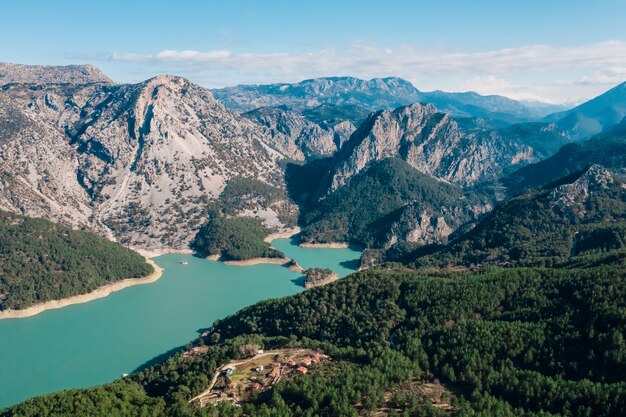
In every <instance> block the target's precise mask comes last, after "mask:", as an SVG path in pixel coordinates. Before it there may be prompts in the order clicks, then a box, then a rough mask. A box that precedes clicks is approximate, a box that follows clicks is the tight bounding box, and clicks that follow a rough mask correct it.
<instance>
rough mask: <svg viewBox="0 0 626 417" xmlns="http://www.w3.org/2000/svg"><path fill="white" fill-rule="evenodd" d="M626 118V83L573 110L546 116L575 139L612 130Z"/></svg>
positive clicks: (546, 119) (548, 120)
mask: <svg viewBox="0 0 626 417" xmlns="http://www.w3.org/2000/svg"><path fill="white" fill-rule="evenodd" d="M625 116H626V82H625V83H622V84H620V85H618V86H616V87H614V88H612V89H610V90H609V91H607V92H606V93H604V94H602V95H600V96H598V97H595V98H593V99H591V100H589V101H587V102H585V103H583V104H581V105H579V106H576V107H574V108H573V109H571V110H568V111H565V112H560V113H554V114H551V115H549V116H546V118H545V119H544V120H545V121H547V122H556V123H557V125H558V127H559V128H560V129H561V130H564V131H567V132H569V133H570V135H571V137H572V138H573V139H578V140H580V139H586V138H589V137H591V136H593V135H596V134H598V133H602V132H604V131H606V130H609V129H611V128H612V127H614V126H615V125H616V124H618V123H619V122H620V121H621V120H622V119H623V118H624V117H625Z"/></svg>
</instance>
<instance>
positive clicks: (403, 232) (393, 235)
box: [383, 202, 491, 249]
mask: <svg viewBox="0 0 626 417" xmlns="http://www.w3.org/2000/svg"><path fill="white" fill-rule="evenodd" d="M490 209H491V206H488V205H474V206H472V205H470V204H469V203H468V202H466V203H465V204H463V202H459V204H457V205H456V206H455V207H445V206H442V207H440V209H439V210H438V211H437V210H433V209H430V208H426V207H424V206H423V205H422V204H420V203H419V202H414V203H411V204H408V205H407V206H405V207H404V208H403V209H402V212H401V214H400V216H399V218H398V220H397V221H395V222H394V223H392V224H391V227H390V229H389V232H388V234H387V242H386V243H385V245H384V246H383V248H384V249H387V248H389V247H391V246H392V245H394V244H395V243H397V242H400V241H404V242H410V243H417V244H419V245H430V244H435V243H436V244H443V243H446V241H447V239H448V236H450V234H452V233H453V232H454V231H455V230H457V229H458V228H459V227H460V226H461V225H462V224H463V223H464V222H465V221H466V220H467V219H477V218H478V217H479V216H480V215H481V214H483V213H485V212H487V211H489V210H490Z"/></svg>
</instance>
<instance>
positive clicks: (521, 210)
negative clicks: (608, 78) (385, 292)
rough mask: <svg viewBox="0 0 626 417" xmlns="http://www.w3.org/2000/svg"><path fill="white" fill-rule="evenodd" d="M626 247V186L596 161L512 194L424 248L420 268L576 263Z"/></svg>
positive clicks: (419, 253)
mask: <svg viewBox="0 0 626 417" xmlns="http://www.w3.org/2000/svg"><path fill="white" fill-rule="evenodd" d="M624 247H626V185H625V184H624V183H623V181H622V180H620V179H618V178H617V177H615V176H614V175H613V174H612V173H611V172H609V171H608V170H607V169H605V168H603V167H601V166H599V165H592V166H591V167H589V168H587V169H586V170H584V171H582V172H578V173H576V174H573V175H571V176H570V177H566V178H564V179H562V180H560V181H558V182H557V183H554V184H551V185H550V186H547V187H545V188H543V189H540V190H538V191H530V192H528V193H526V194H522V195H520V196H517V197H515V198H512V199H510V200H508V201H506V202H504V203H502V204H500V205H499V206H498V207H496V208H495V209H494V210H493V211H492V212H491V213H488V214H487V215H485V216H484V218H483V219H482V220H481V221H480V222H479V223H478V224H477V225H476V227H475V228H474V229H473V230H471V231H470V232H468V233H466V234H465V235H462V236H459V237H458V238H456V239H455V240H453V241H451V242H450V243H449V244H448V245H447V246H445V247H442V248H423V249H418V250H417V251H416V252H415V253H414V254H413V255H411V256H410V257H409V259H412V260H413V262H414V263H415V264H416V265H420V266H432V265H434V266H444V267H445V266H470V265H482V264H507V265H533V266H553V265H567V264H576V263H578V262H583V261H585V259H584V257H585V256H589V257H591V258H593V257H594V256H601V255H602V254H603V253H605V252H607V251H609V250H616V249H622V248H624Z"/></svg>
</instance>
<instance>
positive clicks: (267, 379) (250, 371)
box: [189, 349, 330, 407]
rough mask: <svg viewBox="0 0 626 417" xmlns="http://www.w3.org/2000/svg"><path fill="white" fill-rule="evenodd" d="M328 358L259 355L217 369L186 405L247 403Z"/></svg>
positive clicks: (304, 352) (303, 353) (307, 353)
mask: <svg viewBox="0 0 626 417" xmlns="http://www.w3.org/2000/svg"><path fill="white" fill-rule="evenodd" d="M328 360H330V358H329V357H328V356H326V355H323V354H322V353H320V352H317V351H314V350H311V349H281V350H273V351H268V352H263V351H260V352H259V353H257V354H256V355H255V356H253V357H252V358H249V359H246V360H243V361H240V362H231V363H228V364H226V365H223V366H221V367H220V368H218V370H217V372H216V373H215V375H214V376H213V379H212V380H211V383H210V385H209V388H208V389H207V390H205V391H204V392H202V393H201V394H200V395H198V396H196V397H195V398H192V399H191V400H190V401H189V402H190V403H191V402H194V401H197V402H198V403H199V405H200V406H201V407H204V406H206V405H209V404H216V403H217V402H219V401H232V402H233V403H234V404H236V405H237V404H241V403H244V402H246V400H248V399H249V398H250V397H251V396H252V395H256V394H257V393H262V392H265V391H268V390H269V389H271V387H272V386H274V385H275V384H277V383H278V382H279V381H281V380H282V379H283V378H291V377H294V376H296V375H299V374H306V373H307V372H309V370H310V369H313V368H314V367H315V366H317V365H318V364H319V363H321V362H323V361H328Z"/></svg>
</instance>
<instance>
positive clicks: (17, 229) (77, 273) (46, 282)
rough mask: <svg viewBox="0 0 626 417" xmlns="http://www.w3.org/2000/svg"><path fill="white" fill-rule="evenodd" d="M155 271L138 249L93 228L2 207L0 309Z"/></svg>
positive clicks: (0, 224)
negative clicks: (91, 230) (82, 228)
mask: <svg viewBox="0 0 626 417" xmlns="http://www.w3.org/2000/svg"><path fill="white" fill-rule="evenodd" d="M152 272H153V268H152V266H151V265H149V264H147V263H146V262H145V260H144V258H143V257H142V256H141V255H139V254H138V253H136V252H133V251H132V250H130V249H127V248H125V247H123V246H121V245H119V244H117V243H113V242H110V241H108V240H106V239H104V238H102V237H99V236H97V235H95V234H93V233H89V232H85V231H80V230H72V229H70V228H68V227H65V226H61V225H58V224H54V223H52V222H50V221H47V220H43V219H33V218H27V217H22V216H18V215H15V214H10V213H7V212H2V211H0V310H4V309H9V308H10V309H22V308H26V307H29V306H32V305H34V304H38V303H41V302H44V301H49V300H57V299H61V298H66V297H69V296H73V295H78V294H84V293H87V292H90V291H93V290H95V289H96V288H98V287H101V286H103V285H106V284H109V283H112V282H115V281H118V280H121V279H126V278H139V277H143V276H146V275H149V274H150V273H152Z"/></svg>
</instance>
